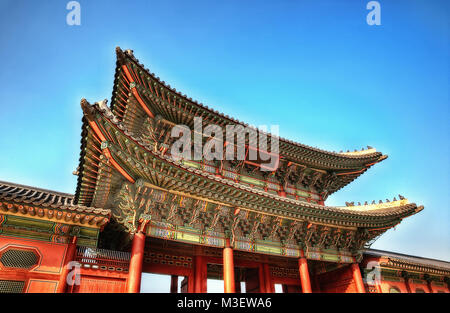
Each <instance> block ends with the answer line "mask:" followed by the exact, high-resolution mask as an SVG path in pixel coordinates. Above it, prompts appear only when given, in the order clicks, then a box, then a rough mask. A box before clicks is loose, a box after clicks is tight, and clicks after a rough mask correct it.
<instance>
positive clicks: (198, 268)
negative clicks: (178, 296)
mask: <svg viewBox="0 0 450 313" xmlns="http://www.w3.org/2000/svg"><path fill="white" fill-rule="evenodd" d="M194 275H195V279H194V292H195V293H204V292H206V279H207V266H206V263H205V258H204V257H203V256H201V255H196V256H195V270H194Z"/></svg>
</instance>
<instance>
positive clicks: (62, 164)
mask: <svg viewBox="0 0 450 313" xmlns="http://www.w3.org/2000/svg"><path fill="white" fill-rule="evenodd" d="M79 2H80V4H81V25H80V26H68V25H67V24H66V15H67V13H68V12H69V11H68V10H66V4H67V3H68V1H63V0H58V1H57V0H53V1H30V0H29V1H23V0H14V1H5V0H1V1H0V45H1V49H0V57H1V59H2V60H3V62H2V69H1V71H0V96H1V101H0V147H1V153H0V180H6V181H12V182H17V183H22V184H29V185H35V186H39V187H42V188H49V189H54V190H58V191H63V192H70V193H73V192H74V191H75V186H76V177H75V176H73V175H72V171H73V170H74V169H75V168H76V167H77V165H78V157H79V146H80V132H81V117H82V112H81V108H80V105H79V102H80V99H81V98H83V97H85V98H86V99H88V100H89V101H91V102H93V101H98V100H101V99H104V98H107V99H110V97H111V91H112V86H113V80H114V68H115V52H114V48H115V47H116V46H120V47H122V48H123V49H127V48H130V49H133V50H134V52H135V56H136V57H137V58H138V59H139V60H140V61H141V63H144V64H145V66H146V67H148V68H149V69H150V70H151V71H152V72H154V73H156V74H157V75H158V76H159V77H161V78H162V80H164V81H166V82H168V83H169V84H170V85H171V86H174V87H175V88H177V90H181V91H182V92H183V93H186V94H187V95H189V96H190V97H192V98H194V99H196V100H198V101H200V102H202V103H204V104H206V105H208V106H210V107H213V108H214V109H216V110H219V111H221V112H224V113H226V114H228V115H231V116H234V117H235V118H238V119H240V120H242V121H245V122H247V123H250V124H254V125H263V124H264V125H272V124H278V125H280V134H281V136H283V137H286V138H289V139H292V140H295V141H298V142H301V143H304V144H308V145H312V146H316V147H319V148H322V149H326V150H332V151H340V150H353V149H360V148H362V147H366V146H367V145H370V146H373V147H375V148H376V149H377V150H379V151H382V152H383V153H385V154H388V155H389V158H388V159H387V160H385V161H383V162H382V163H380V164H377V165H376V166H374V167H373V168H371V169H370V170H369V171H368V172H367V173H365V174H364V175H362V176H361V177H360V178H359V179H357V180H356V181H355V182H353V183H352V184H350V185H348V186H347V187H345V188H344V189H342V190H341V191H339V192H338V193H336V194H334V195H332V196H331V197H330V198H329V199H328V201H327V204H328V205H342V204H344V202H345V201H356V202H358V201H361V202H364V201H366V200H367V201H371V200H374V199H375V200H378V199H383V200H384V199H386V198H389V199H392V198H393V197H394V196H397V194H399V193H400V194H402V195H404V196H405V197H407V198H408V199H410V200H411V201H413V202H416V203H417V204H421V205H424V206H425V210H424V211H423V212H421V213H419V214H418V215H416V216H414V217H411V218H408V219H406V220H404V221H403V222H402V223H401V224H400V225H399V226H398V227H397V228H396V229H395V230H390V231H388V232H387V233H386V234H385V235H384V236H382V237H381V238H380V239H379V240H378V241H377V242H376V243H375V244H374V245H373V248H378V249H386V250H393V251H396V252H401V253H407V254H413V255H421V256H426V257H432V258H440V259H445V260H448V261H450V231H449V226H450V218H449V217H450V216H449V201H450V198H449V192H448V191H449V152H450V151H449V134H450V132H449V81H448V77H449V25H448V21H449V6H450V4H449V2H448V1H426V0H422V1H419V0H408V1H406V0H396V1H392V0H391V1H379V2H380V4H381V24H382V25H380V26H369V25H367V23H366V15H367V14H368V12H369V11H368V10H367V9H366V4H367V2H368V1H366V0H354V1H331V0H330V1H328V0H315V1H313V0H311V1H300V0H299V1H264V2H263V1H220V2H219V1H195V0H192V1H126V2H119V1H111V0H109V1H101V0H96V1H93V0H90V1H86V0H84V1H83V0H81V1H79Z"/></svg>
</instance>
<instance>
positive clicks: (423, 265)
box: [364, 249, 450, 275]
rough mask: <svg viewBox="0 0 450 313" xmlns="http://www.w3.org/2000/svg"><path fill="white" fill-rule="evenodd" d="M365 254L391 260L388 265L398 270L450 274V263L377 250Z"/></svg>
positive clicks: (369, 250) (368, 250) (367, 251)
mask: <svg viewBox="0 0 450 313" xmlns="http://www.w3.org/2000/svg"><path fill="white" fill-rule="evenodd" d="M364 254H367V255H370V256H376V257H382V258H386V259H388V260H389V262H388V263H387V265H389V266H393V267H396V268H401V269H413V270H414V269H416V270H424V269H434V270H437V271H442V272H446V273H447V275H448V274H450V262H447V261H443V260H436V259H430V258H424V257H418V256H413V255H407V254H401V253H395V252H390V251H383V250H376V249H367V250H366V251H365V252H364Z"/></svg>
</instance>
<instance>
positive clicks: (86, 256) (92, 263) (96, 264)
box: [76, 247, 130, 272]
mask: <svg viewBox="0 0 450 313" xmlns="http://www.w3.org/2000/svg"><path fill="white" fill-rule="evenodd" d="M76 261H78V262H79V263H81V265H82V266H83V267H84V268H92V269H101V270H109V271H118V272H122V271H123V272H127V271H128V265H129V262H130V253H129V252H122V251H114V250H106V249H94V248H87V247H78V248H77V255H76Z"/></svg>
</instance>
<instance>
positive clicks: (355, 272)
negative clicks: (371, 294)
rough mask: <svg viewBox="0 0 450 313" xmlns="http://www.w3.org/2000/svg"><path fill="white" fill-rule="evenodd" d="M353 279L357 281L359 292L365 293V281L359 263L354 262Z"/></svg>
mask: <svg viewBox="0 0 450 313" xmlns="http://www.w3.org/2000/svg"><path fill="white" fill-rule="evenodd" d="M351 266H352V272H353V280H354V281H355V283H356V290H357V291H358V293H365V292H366V288H365V287H364V282H363V279H362V276H361V270H360V269H359V264H358V263H356V262H355V263H352V265H351Z"/></svg>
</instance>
